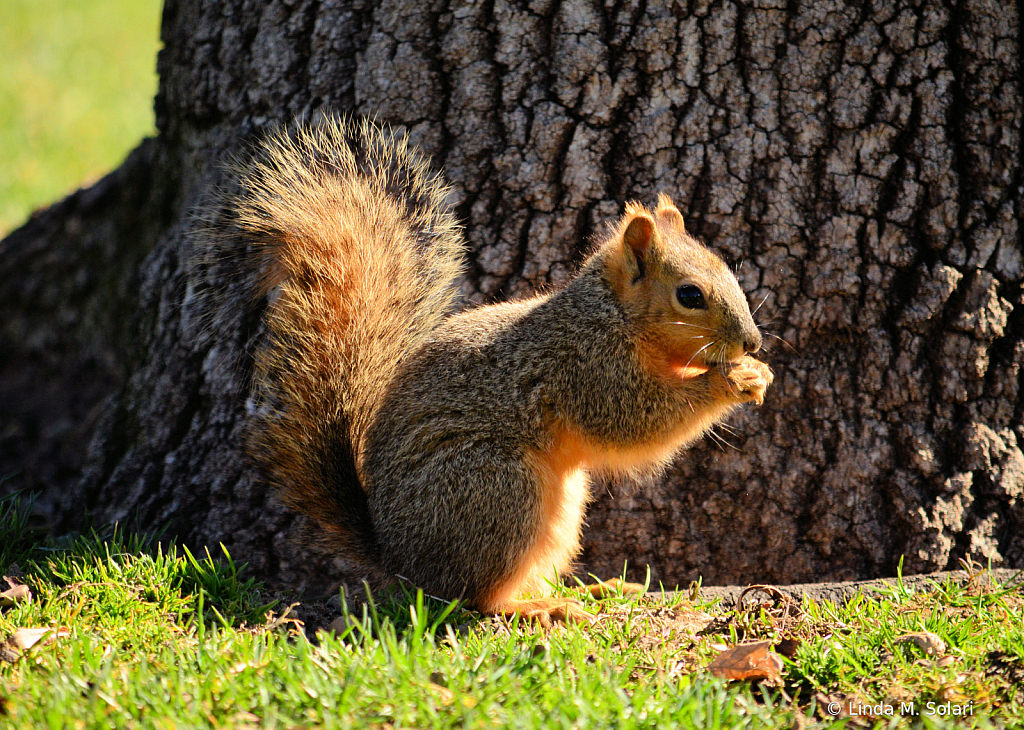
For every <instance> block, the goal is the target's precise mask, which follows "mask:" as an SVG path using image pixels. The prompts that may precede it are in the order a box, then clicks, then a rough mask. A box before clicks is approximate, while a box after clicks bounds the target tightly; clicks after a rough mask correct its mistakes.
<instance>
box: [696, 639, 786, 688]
mask: <svg viewBox="0 0 1024 730" xmlns="http://www.w3.org/2000/svg"><path fill="white" fill-rule="evenodd" d="M771 648H772V643H771V642H770V641H759V642H757V643H755V644H739V645H737V646H734V647H732V648H731V649H726V650H725V651H723V652H722V653H721V654H719V655H718V656H717V657H715V660H714V661H713V662H711V666H710V667H708V668H709V669H710V670H711V674H713V675H714V676H716V677H722V678H723V679H729V680H741V679H753V680H767V681H769V682H773V683H775V682H779V681H780V680H781V678H782V660H781V659H780V658H779V657H778V655H777V654H775V653H773V652H772V651H771Z"/></svg>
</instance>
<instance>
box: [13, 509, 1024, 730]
mask: <svg viewBox="0 0 1024 730" xmlns="http://www.w3.org/2000/svg"><path fill="white" fill-rule="evenodd" d="M27 514H28V509H27V505H25V504H20V505H19V503H18V502H17V501H15V500H11V499H0V548H2V550H0V575H8V574H12V573H13V574H15V575H17V576H19V577H17V578H15V581H23V582H24V583H25V584H26V585H27V587H28V588H30V589H31V594H32V595H31V599H32V600H31V602H27V601H25V600H24V599H22V600H21V602H20V603H16V604H14V605H10V604H8V605H6V606H4V605H3V604H2V603H0V727H18V728H20V727H25V728H29V727H51V728H63V727H77V728H101V727H102V728H107V727H118V728H120V727H125V728H172V727H174V728H185V727H188V728H193V727H194V728H253V729H255V728H310V729H312V728H375V729H376V730H398V729H399V728H438V729H441V728H445V729H447V728H506V727H509V728H534V729H536V730H542V729H546V728H566V729H569V728H578V729H580V730H582V729H584V728H594V729H595V730H597V729H603V728H612V727H614V728H619V729H620V730H629V729H632V728H649V729H650V730H655V729H659V730H660V729H661V728H778V729H779V730H783V729H786V728H791V727H804V726H806V727H822V728H825V727H829V728H831V727H837V726H843V725H844V724H845V726H846V727H851V728H853V727H871V726H874V727H914V728H953V727H959V726H968V727H978V728H988V727H1019V726H1020V718H1021V717H1022V716H1024V707H1022V700H1024V666H1022V661H1024V630H1022V618H1021V615H1022V610H1021V609H1022V604H1024V594H1022V591H1021V589H1020V588H1017V587H1009V586H998V585H982V582H981V581H980V579H979V580H977V581H972V583H971V584H970V585H969V586H967V587H962V586H960V585H958V584H954V583H952V582H949V583H945V584H942V585H936V586H933V587H932V589H931V590H929V591H917V592H914V591H911V590H904V589H902V588H899V587H895V588H893V589H892V590H891V591H890V593H889V594H888V595H884V596H881V597H880V598H878V599H877V600H876V599H872V600H868V599H864V598H860V599H855V600H853V601H851V602H849V603H847V604H846V605H844V606H840V607H836V606H833V605H832V604H830V603H820V604H815V603H813V602H810V601H804V602H803V604H802V606H800V607H796V608H795V610H790V609H785V610H784V611H782V612H781V613H780V611H779V610H777V609H776V608H764V607H761V608H751V609H750V610H747V611H744V612H741V613H737V612H735V611H731V610H726V609H723V608H721V607H718V606H715V605H713V604H711V603H706V602H699V603H698V604H696V605H692V604H690V603H689V602H687V601H686V600H685V599H684V598H683V596H681V595H679V594H676V595H675V596H673V597H670V598H668V602H667V604H666V603H665V602H664V600H663V599H659V598H653V597H626V596H618V597H614V598H611V599H608V600H606V601H601V602H598V601H595V600H592V599H590V598H586V599H585V601H584V602H585V605H586V607H587V608H588V610H590V611H591V612H593V613H595V614H597V615H598V616H599V618H598V621H597V622H596V623H595V624H594V625H573V626H568V627H567V626H555V627H553V628H551V629H542V628H540V627H538V626H536V625H532V624H529V623H526V622H521V621H512V622H506V621H503V620H497V619H488V618H486V617H483V616H480V615H479V614H477V613H475V612H472V611H467V610H465V609H464V608H463V607H461V606H458V605H457V604H455V603H452V604H446V603H444V602H441V601H437V600H434V599H430V598H426V597H424V595H423V594H422V593H421V592H420V593H417V592H415V591H412V590H405V591H403V590H399V591H397V592H393V593H391V594H390V595H383V596H378V598H377V600H376V601H375V602H374V603H372V604H370V605H368V606H365V607H363V608H362V609H361V610H359V611H358V612H355V613H352V614H349V616H348V618H347V620H346V621H343V622H341V623H342V627H343V628H342V631H341V635H340V636H331V635H328V634H325V633H319V634H318V635H315V636H314V635H313V632H312V631H309V632H308V633H305V632H303V631H302V630H300V628H299V626H298V625H297V624H296V623H294V622H293V621H292V620H290V619H286V618H285V617H283V616H281V615H280V614H281V613H282V612H284V610H285V607H284V605H283V604H281V603H278V604H277V605H274V604H273V602H272V599H270V598H269V597H268V596H266V595H265V594H264V593H263V591H262V590H261V588H260V586H259V585H258V584H256V583H255V582H254V581H252V580H247V579H246V578H245V577H244V569H243V568H242V567H241V566H236V565H235V564H234V563H233V562H232V560H231V558H230V556H228V555H226V554H223V555H221V556H220V557H219V559H213V558H211V557H210V556H209V555H208V554H206V553H205V552H204V553H203V555H202V556H193V554H192V553H189V552H188V551H186V550H184V549H182V548H180V547H179V548H176V547H174V546H173V545H172V546H167V545H164V546H163V547H161V546H160V545H158V544H157V543H156V542H154V541H152V540H146V539H140V538H131V537H125V536H124V535H121V534H118V533H117V532H116V531H108V532H107V533H105V534H103V535H95V534H94V535H91V536H88V537H83V538H77V539H63V540H60V541H54V540H52V539H49V538H46V537H45V536H43V535H41V534H40V533H39V532H38V531H37V530H34V529H32V527H31V526H30V524H29V522H28V519H27ZM218 552H220V551H218ZM13 561H16V562H17V564H16V565H15V563H14V562H13ZM0 587H2V586H0ZM565 590H567V589H565ZM268 610H273V611H276V612H277V614H278V616H276V617H275V616H273V615H272V614H271V615H268V614H267V613H266V612H267V611H268ZM300 610H301V607H300ZM329 615H330V614H329ZM691 619H692V620H697V624H699V625H701V626H704V628H701V629H698V627H697V624H691V625H689V628H687V627H686V626H684V623H685V622H686V621H690V620H691ZM344 626H347V628H344ZM44 627H50V629H51V635H50V637H49V638H48V639H44V640H42V641H40V642H39V643H38V644H37V645H35V646H33V647H31V648H29V649H26V650H24V651H14V650H12V649H11V648H10V647H11V641H13V637H14V635H15V633H16V632H18V630H19V629H21V628H44ZM925 631H927V632H932V633H933V634H935V635H936V639H937V640H941V641H942V642H943V643H944V647H943V648H942V649H941V650H939V651H938V652H937V653H935V654H933V655H932V656H925V655H924V654H923V653H922V650H921V649H920V648H917V647H915V646H913V645H911V644H908V643H906V642H905V641H904V640H903V639H902V638H901V635H903V634H905V633H908V632H925ZM784 638H785V639H789V640H790V641H791V642H796V644H797V646H796V649H795V651H793V652H791V654H792V658H791V659H787V660H786V661H785V668H784V670H783V672H782V676H781V678H780V680H781V681H780V682H779V683H778V684H777V686H775V687H771V686H763V687H762V686H758V685H756V684H751V683H750V682H748V681H745V682H732V683H727V682H725V681H724V680H722V679H716V678H714V677H712V676H711V674H710V673H709V671H708V669H707V667H708V665H709V664H710V663H711V661H712V659H713V658H714V657H715V656H716V655H717V654H718V652H719V651H720V650H721V648H722V647H723V646H725V645H732V644H734V643H736V642H737V641H744V642H749V641H769V642H772V643H777V642H780V641H781V640H782V639H784ZM777 645H778V644H777ZM860 705H864V706H891V707H894V708H901V709H902V708H911V707H912V708H913V710H912V712H907V713H906V714H904V715H903V716H900V715H899V713H896V714H895V716H892V717H883V718H881V721H880V722H877V723H876V722H875V721H876V720H879V718H872V717H864V716H863V715H862V716H861V717H858V718H852V719H851V718H847V719H845V720H844V719H838V718H835V717H834V716H833V715H834V713H832V712H830V711H828V710H827V709H826V708H827V707H829V706H835V707H836V708H838V707H840V706H851V707H852V706H860ZM943 705H946V706H957V707H960V708H968V712H967V713H966V716H962V717H950V716H949V713H948V712H947V714H946V716H942V715H941V714H938V713H936V714H930V713H929V710H928V708H929V707H930V706H936V707H941V706H943ZM837 719H838V725H837ZM1015 723H1017V724H1016V725H1015Z"/></svg>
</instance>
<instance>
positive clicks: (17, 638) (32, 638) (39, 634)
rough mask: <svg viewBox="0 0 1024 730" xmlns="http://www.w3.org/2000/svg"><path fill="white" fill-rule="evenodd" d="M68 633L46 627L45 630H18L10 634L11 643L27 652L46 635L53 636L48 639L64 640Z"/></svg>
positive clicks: (65, 630)
mask: <svg viewBox="0 0 1024 730" xmlns="http://www.w3.org/2000/svg"><path fill="white" fill-rule="evenodd" d="M70 633H71V632H70V631H69V630H68V629H66V628H64V627H61V628H59V629H58V628H54V627H53V626H47V627H46V628H36V629H18V630H17V631H15V632H14V633H13V634H11V639H10V641H11V643H12V644H13V645H14V646H16V647H17V648H18V649H21V650H22V651H27V650H28V649H31V648H32V647H33V646H35V645H36V644H37V643H39V640H40V639H42V638H43V637H44V636H46V635H47V634H53V636H52V637H50V638H64V637H65V636H68V635H70Z"/></svg>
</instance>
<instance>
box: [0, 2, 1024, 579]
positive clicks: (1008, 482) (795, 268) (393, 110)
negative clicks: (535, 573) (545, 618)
mask: <svg viewBox="0 0 1024 730" xmlns="http://www.w3.org/2000/svg"><path fill="white" fill-rule="evenodd" d="M163 40H164V43H165V49H164V50H163V51H162V52H161V54H160V59H159V64H158V65H159V71H160V78H161V81H160V91H159V94H158V96H157V99H156V112H157V127H158V130H159V134H158V136H157V137H156V138H155V139H153V140H148V141H146V142H144V143H143V144H142V146H141V147H140V148H139V149H137V150H136V151H135V152H134V153H132V155H130V156H129V158H128V159H127V160H126V161H125V163H124V165H123V166H122V167H121V168H120V169H119V170H117V171H116V172H114V173H112V174H111V175H110V176H108V177H107V178H105V179H104V180H102V181H101V182H99V183H98V184H97V185H95V186H94V187H92V188H90V189H88V190H84V191H80V192H78V193H76V194H75V195H73V196H71V197H70V198H68V199H67V200H65V201H63V202H61V203H58V204H57V205H55V206H53V207H51V208H49V209H47V210H44V211H42V212H40V213H38V214H37V215H36V216H35V217H34V218H33V219H32V220H31V221H30V222H29V223H28V224H26V225H25V226H24V227H23V228H21V229H20V230H18V231H16V232H14V233H13V234H11V235H10V236H9V237H8V238H7V239H6V240H4V241H3V242H2V244H0V253H2V257H0V352H3V353H4V355H3V358H2V360H0V399H2V400H0V402H2V403H3V414H4V415H3V422H2V424H0V428H2V429H3V431H2V445H0V458H2V461H0V473H2V474H10V473H12V472H16V473H15V475H14V476H13V477H12V478H10V479H8V480H7V482H6V483H5V484H4V488H7V489H13V488H28V489H31V490H34V491H36V492H38V493H40V495H41V496H40V499H39V501H38V509H39V510H40V512H41V513H42V514H44V515H45V516H46V517H47V519H49V520H50V521H52V522H53V523H54V524H55V525H57V526H59V527H60V528H62V529H72V528H75V527H77V526H79V525H81V524H82V523H83V520H84V519H85V518H86V516H88V517H89V518H90V519H93V520H99V521H101V522H103V521H112V520H120V521H121V522H122V523H128V524H130V525H133V526H136V525H137V526H138V527H140V528H142V529H157V528H160V527H164V526H166V527H167V528H168V531H169V533H170V534H175V535H177V536H178V537H179V538H181V539H183V540H185V541H186V542H188V543H189V544H192V545H196V546H199V545H211V546H215V545H216V544H217V543H219V542H223V543H224V544H225V545H227V546H228V548H229V549H230V550H231V552H232V554H233V556H234V557H235V558H236V559H240V560H247V561H249V562H250V564H251V565H252V566H253V568H254V569H255V570H256V572H257V573H258V574H260V575H262V576H264V577H267V578H269V579H271V580H272V581H274V582H278V583H292V584H298V585H315V584H322V582H323V581H324V580H325V575H327V574H328V573H330V572H331V571H334V570H336V569H337V568H338V566H337V565H332V564H330V561H329V560H328V561H325V560H320V559H316V558H315V556H310V555H307V554H305V553H304V552H303V550H302V549H301V548H300V547H298V546H297V544H296V543H295V541H294V540H293V536H294V534H295V533H296V524H295V523H296V519H295V518H294V517H293V516H292V515H289V514H287V513H286V512H285V511H284V510H282V508H281V507H280V506H278V505H277V504H275V503H274V502H273V500H272V499H270V498H269V497H268V496H267V495H266V494H265V492H264V490H263V489H262V488H261V486H260V484H259V483H258V482H257V481H256V480H255V479H254V475H253V472H252V470H251V469H250V468H249V467H248V466H247V465H246V463H245V462H244V460H243V459H242V458H241V456H240V454H239V451H238V445H239V438H238V436H239V433H240V430H241V428H242V426H243V424H244V422H245V418H246V397H247V393H248V387H249V386H248V382H247V376H246V372H247V371H246V363H247V355H246V353H247V352H249V351H250V349H251V345H252V341H253V338H256V337H259V336H260V328H259V311H258V309H256V308H254V309H253V310H252V311H249V312H243V313H241V314H240V316H239V319H238V323H237V327H236V328H235V330H234V332H233V333H232V334H231V335H230V336H224V337H221V338H219V339H218V340H217V341H216V342H215V344H214V345H213V346H210V345H209V343H207V344H206V345H203V346H200V345H199V344H197V343H198V342H199V341H200V340H199V339H198V338H196V337H194V336H192V333H191V332H190V328H191V327H193V326H194V325H193V324H190V323H193V322H194V321H195V317H196V316H197V315H199V314H201V313H197V312H194V311H191V310H190V302H191V301H192V300H191V299H190V297H189V293H190V291H191V286H192V285H193V284H194V282H193V281H192V280H191V278H190V277H191V276H192V275H191V274H190V269H189V267H188V260H189V239H188V231H189V230H190V228H191V227H192V226H193V225H195V224H194V219H193V218H192V211H193V210H194V208H195V206H196V205H197V204H198V203H199V202H200V201H201V200H202V199H203V196H204V195H205V194H206V193H207V192H208V191H209V189H210V188H211V186H213V185H216V184H222V183H223V182H224V174H223V173H222V172H221V171H220V169H221V168H220V167H219V166H220V165H221V163H222V162H223V161H224V157H225V154H227V153H229V152H230V151H232V150H237V149H238V147H239V145H240V144H241V143H242V142H243V141H244V140H246V139H250V138H252V136H253V135H256V134H258V133H260V131H261V130H263V129H264V128H265V127H266V126H267V125H268V124H269V123H272V122H277V121H286V120H289V119H291V118H293V117H295V116H301V115H306V116H311V115H313V114H315V113H317V112H319V111H321V110H325V109H330V110H335V111H340V112H351V113H356V114H364V115H370V116H374V117H376V118H378V119H379V120H383V121H388V122H391V123H392V124H395V125H401V126H404V127H405V128H406V129H407V130H408V131H409V132H410V134H411V135H412V137H413V139H414V140H415V141H416V142H417V143H418V144H420V145H421V146H422V147H423V148H424V149H425V150H426V151H427V152H428V153H429V154H430V155H432V156H433V159H434V162H435V163H436V165H438V166H443V167H444V170H445V173H446V176H447V177H448V179H449V180H450V181H452V182H453V183H454V185H455V188H456V191H457V197H458V201H459V205H458V212H459V214H460V216H461V217H462V219H463V220H464V222H465V225H466V232H467V235H468V238H469V241H470V242H471V246H472V262H471V268H470V273H469V276H468V278H467V281H466V284H465V292H466V295H467V299H468V300H472V301H483V300H491V299H495V298H501V297H506V296H513V295H516V294H520V293H523V292H528V291H531V290H533V289H535V288H536V287H542V286H546V285H550V284H557V283H559V282H560V281H562V280H564V279H565V278H566V277H567V276H568V275H569V274H570V272H571V271H572V269H573V267H574V265H575V264H576V263H577V262H578V261H579V260H580V258H581V256H582V255H583V252H584V251H585V249H586V247H587V237H588V236H589V235H591V234H592V233H594V232H595V231H596V230H597V228H598V227H599V226H600V224H601V222H602V221H605V220H609V219H611V218H614V217H615V216H616V215H618V214H619V212H620V211H621V206H622V204H623V202H624V201H625V200H627V199H630V198H638V199H641V200H645V201H648V202H650V201H651V200H653V197H654V196H655V195H656V193H657V192H659V191H667V192H669V193H670V194H671V195H672V196H673V197H674V198H675V200H676V201H677V202H678V203H679V205H680V208H681V209H682V210H683V211H684V213H685V214H686V216H687V220H688V223H687V225H688V227H689V228H690V229H691V230H692V231H694V232H696V233H697V234H699V235H702V236H703V237H705V238H706V239H707V241H708V242H709V244H710V245H711V246H712V247H714V248H716V249H718V250H719V251H721V252H722V253H723V254H724V255H726V256H727V257H729V258H731V259H733V260H734V261H735V262H737V264H738V265H739V269H738V275H739V278H740V280H741V283H742V284H743V286H744V287H745V289H746V290H747V291H748V292H749V295H750V299H751V302H753V303H754V304H755V305H757V304H760V305H761V306H760V309H759V310H758V313H757V318H758V319H759V320H760V321H762V322H767V323H768V324H767V326H768V328H769V330H770V331H773V332H774V333H775V334H777V335H778V336H780V337H781V338H783V339H784V340H785V341H787V342H788V343H789V344H790V345H791V347H787V346H783V345H779V344H778V342H777V341H776V346H774V347H772V348H771V350H770V352H769V353H768V355H767V358H768V360H769V361H770V363H771V364H772V365H773V367H774V368H775V370H776V373H777V379H776V384H775V386H774V388H773V390H772V391H771V392H770V393H769V397H768V400H767V402H766V404H765V406H764V407H763V408H761V409H759V410H755V409H748V410H745V411H744V412H743V413H742V414H740V415H739V416H738V417H736V418H735V419H734V420H733V421H732V423H731V427H730V428H729V429H722V430H721V431H720V432H719V436H720V440H721V441H723V442H725V443H724V444H723V445H719V444H718V443H716V441H718V440H719V439H708V440H707V441H706V442H705V443H704V444H702V445H698V446H697V447H695V448H693V449H691V450H690V451H689V452H687V453H686V454H685V455H683V456H682V457H681V458H680V459H679V460H678V462H677V464H676V466H675V467H674V468H673V469H672V470H671V472H670V473H669V474H668V475H667V476H666V477H665V478H664V479H661V480H659V481H656V482H651V483H643V484H640V485H629V484H625V485H622V484H609V485H605V484H600V485H598V487H597V489H596V498H595V502H594V504H593V505H592V507H591V509H590V513H589V526H588V528H587V530H586V537H585V546H586V547H585V552H584V555H583V561H582V567H583V569H585V570H587V571H593V572H595V573H599V574H603V575H609V574H616V573H618V572H619V571H620V570H621V566H622V562H623V560H624V559H628V561H629V564H630V566H632V567H631V569H630V573H631V575H633V576H634V577H637V576H642V574H643V572H642V571H643V566H646V565H649V566H650V567H651V571H652V575H653V577H654V579H655V581H658V580H661V581H663V582H665V583H666V584H675V583H677V582H686V581H688V580H690V579H693V578H695V577H697V576H698V575H703V576H704V579H705V581H706V582H708V583H720V582H741V581H748V580H758V581H762V580H772V581H778V582H792V581H808V580H812V579H821V578H831V579H851V578H869V577H876V576H883V575H891V574H892V573H893V572H894V570H895V568H896V564H897V561H898V559H899V556H900V555H904V554H905V555H906V561H907V563H906V566H905V569H906V570H907V571H908V572H913V571H924V570H935V569H941V568H947V567H950V566H952V565H954V564H955V562H956V559H957V558H958V557H960V556H962V555H963V554H965V553H968V552H970V553H973V554H974V555H975V557H980V556H988V557H991V558H993V560H994V561H995V562H996V563H997V564H999V563H1002V564H1005V565H1010V566H1017V567H1024V530H1022V527H1024V500H1022V490H1024V455H1022V451H1021V446H1022V444H1024V426H1022V415H1024V413H1022V411H1024V397H1022V393H1021V380H1022V375H1021V365H1022V363H1024V299H1022V272H1024V256H1022V250H1024V246H1022V239H1024V232H1022V231H1021V229H1020V228H1019V226H1018V219H1020V217H1021V214H1022V212H1024V211H1022V210H1021V207H1022V205H1024V187H1022V186H1024V180H1022V156H1021V151H1022V148H1021V134H1022V128H1021V116H1022V90H1024V74H1022V73H1021V71H1022V68H1021V11H1020V10H1019V8H1018V7H1017V5H1016V4H1015V3H1010V2H1006V0H955V1H950V0H946V1H940V0H919V1H915V0H876V1H874V2H867V3H860V2H849V3H844V2H840V1H838V0H834V1H831V2H829V1H827V0H807V1H806V2H803V1H801V0H790V1H789V2H785V1H783V0H760V1H758V2H734V1H731V0H716V1H715V2H702V1H700V0H691V1H690V2H678V3H675V2H671V0H614V1H612V0H606V1H604V2H598V1H596V0H571V1H566V2H554V1H553V0H479V1H477V2H467V3H450V2H448V0H380V2H377V3H376V4H374V3H372V2H370V1H369V0H272V1H271V2H260V1H258V0H245V1H244V2H243V1H241V0H227V1H223V2H222V1H221V0H216V1H215V0H168V2H167V7H166V9H165V11H164V20H163ZM324 571H328V573H325V572H324Z"/></svg>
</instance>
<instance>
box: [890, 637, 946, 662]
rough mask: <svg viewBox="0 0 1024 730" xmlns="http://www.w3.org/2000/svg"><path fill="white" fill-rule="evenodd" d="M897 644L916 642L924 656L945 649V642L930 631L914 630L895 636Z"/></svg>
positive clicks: (940, 652)
mask: <svg viewBox="0 0 1024 730" xmlns="http://www.w3.org/2000/svg"><path fill="white" fill-rule="evenodd" d="M896 643H897V644H916V645H917V648H919V649H920V650H921V651H923V652H924V653H925V655H926V656H935V655H936V654H942V653H944V652H945V651H946V642H944V641H943V640H942V639H940V638H939V637H938V636H936V635H935V634H933V633H932V632H931V631H915V632H914V633H911V634H903V635H901V636H897V637H896Z"/></svg>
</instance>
